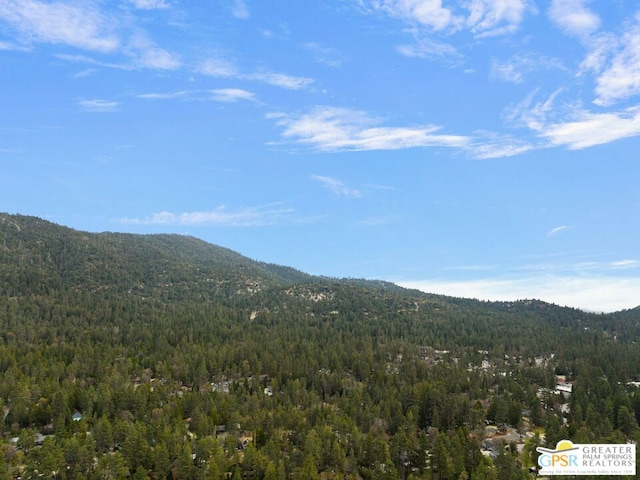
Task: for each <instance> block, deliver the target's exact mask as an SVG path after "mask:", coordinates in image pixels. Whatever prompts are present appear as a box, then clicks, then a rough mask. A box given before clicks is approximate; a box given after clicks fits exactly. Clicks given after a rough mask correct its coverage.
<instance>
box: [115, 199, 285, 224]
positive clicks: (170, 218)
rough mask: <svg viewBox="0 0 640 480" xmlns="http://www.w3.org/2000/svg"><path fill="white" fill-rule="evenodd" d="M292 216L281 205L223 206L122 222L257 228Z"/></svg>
mask: <svg viewBox="0 0 640 480" xmlns="http://www.w3.org/2000/svg"><path fill="white" fill-rule="evenodd" d="M292 214H293V209H291V208H288V207H284V206H281V204H270V205H265V206H257V207H243V208H238V209H235V210H233V209H229V208H227V207H226V206H220V207H218V208H216V209H215V210H209V211H202V212H185V213H173V212H168V211H163V212H159V213H154V214H152V215H149V216H147V217H141V218H122V219H120V222H121V223H125V224H133V225H177V226H220V227H255V226H266V225H274V224H278V223H282V222H284V221H289V220H291V215H292Z"/></svg>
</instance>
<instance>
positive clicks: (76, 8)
mask: <svg viewBox="0 0 640 480" xmlns="http://www.w3.org/2000/svg"><path fill="white" fill-rule="evenodd" d="M130 3H131V4H132V5H134V6H135V7H136V8H144V9H151V8H165V7H167V6H168V4H167V3H166V2H164V1H160V0H134V1H132V2H130ZM99 6H100V2H69V1H67V2H62V1H58V2H42V1H39V0H19V1H18V0H2V1H0V21H3V22H5V23H7V24H9V25H10V26H11V27H12V28H13V29H14V30H15V31H16V32H17V34H18V35H17V37H18V40H19V41H20V42H21V43H22V44H24V45H30V44H32V43H50V44H57V45H66V46H69V47H74V48H79V49H82V50H86V51H90V52H95V53H100V54H105V53H109V54H114V53H119V54H121V55H123V56H124V57H125V59H124V61H123V62H121V63H114V62H103V61H99V60H95V59H91V58H88V57H85V56H81V55H69V54H60V55H58V57H59V58H62V59H67V60H71V61H85V62H87V63H93V64H96V65H101V66H106V67H110V68H119V69H122V70H133V69H137V68H146V69H156V70H175V69H177V68H179V67H180V66H181V61H180V59H179V58H178V57H177V56H176V55H175V54H172V53H170V52H168V51H167V50H165V49H163V48H160V47H159V46H157V45H156V44H155V43H154V42H153V41H151V40H150V39H149V38H148V37H147V36H146V35H145V34H144V32H143V31H141V30H137V31H134V32H128V33H127V30H131V26H130V25H127V24H126V22H124V21H122V19H121V18H119V17H115V16H113V14H107V13H105V11H103V10H100V8H99ZM127 37H129V38H128V39H127Z"/></svg>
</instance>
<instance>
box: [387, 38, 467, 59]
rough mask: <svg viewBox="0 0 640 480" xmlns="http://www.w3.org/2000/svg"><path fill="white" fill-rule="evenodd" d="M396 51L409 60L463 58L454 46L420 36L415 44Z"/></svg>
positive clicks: (397, 48)
mask: <svg viewBox="0 0 640 480" xmlns="http://www.w3.org/2000/svg"><path fill="white" fill-rule="evenodd" d="M396 50H397V51H398V53H399V54H400V55H403V56H405V57H409V58H414V57H416V58H427V59H440V58H448V59H454V60H459V59H460V58H461V55H460V53H458V50H457V49H456V48H455V47H454V46H453V45H450V44H448V43H445V42H442V41H438V40H435V39H433V38H429V37H419V36H418V38H416V40H415V42H414V43H412V44H406V45H398V46H397V47H396Z"/></svg>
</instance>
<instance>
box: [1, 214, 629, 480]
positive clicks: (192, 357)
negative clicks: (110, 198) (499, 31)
mask: <svg viewBox="0 0 640 480" xmlns="http://www.w3.org/2000/svg"><path fill="white" fill-rule="evenodd" d="M639 341H640V307H639V308H635V309H632V310H626V311H622V312H617V313H611V314H596V313H588V312H584V311H581V310H577V309H572V308H566V307H560V306H557V305H552V304H548V303H544V302H541V301H537V300H521V301H518V302H483V301H478V300H472V299H463V298H452V297H445V296H439V295H431V294H425V293H422V292H418V291H413V290H406V289H403V288H400V287H398V286H396V285H393V284H390V283H386V282H381V281H368V280H360V279H335V278H326V277H317V276H311V275H307V274H305V273H303V272H299V271H297V270H295V269H292V268H288V267H283V266H279V265H272V264H267V263H263V262H259V261H255V260H251V259H249V258H246V257H243V256H242V255H240V254H238V253H235V252H233V251H231V250H228V249H225V248H221V247H218V246H215V245H211V244H208V243H206V242H204V241H202V240H199V239H196V238H193V237H187V236H179V235H134V234H122V233H87V232H81V231H77V230H73V229H70V228H67V227H63V226H59V225H55V224H53V223H50V222H47V221H45V220H42V219H38V218H35V217H27V216H21V215H10V214H0V405H1V406H2V409H3V420H2V422H1V423H0V429H1V430H0V433H1V435H0V480H4V479H16V478H22V479H32V478H44V479H74V480H81V479H82V480H85V479H86V480H88V479H91V480H93V479H96V480H97V479H105V480H106V479H132V480H134V479H135V480H145V479H155V480H160V479H171V480H173V479H194V480H195V479H233V480H241V479H242V480H289V479H291V480H320V479H322V480H333V479H336V480H337V479H350V480H383V479H388V480H406V479H413V480H417V479H438V480H444V479H447V480H464V479H467V480H468V479H473V480H475V479H478V480H490V479H491V480H511V479H516V480H517V479H529V478H531V479H533V478H536V465H537V456H538V453H537V452H536V447H539V446H545V447H548V448H555V446H556V443H557V442H558V441H559V440H562V439H568V440H572V441H573V442H574V443H627V442H637V441H638V440H639V439H640V429H639V428H638V422H639V420H640V395H639V394H638V392H639V391H640V390H639V387H638V386H639V385H640V383H638V382H640V347H639V345H638V342H639ZM556 478H558V477H556ZM583 478H588V477H583ZM593 478H602V477H593ZM617 478H621V477H617Z"/></svg>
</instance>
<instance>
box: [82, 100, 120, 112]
mask: <svg viewBox="0 0 640 480" xmlns="http://www.w3.org/2000/svg"><path fill="white" fill-rule="evenodd" d="M78 105H79V106H80V107H81V108H82V109H83V110H85V111H87V112H115V111H116V110H117V109H118V106H119V105H120V104H119V103H118V102H113V101H109V100H99V99H94V100H79V101H78Z"/></svg>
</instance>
